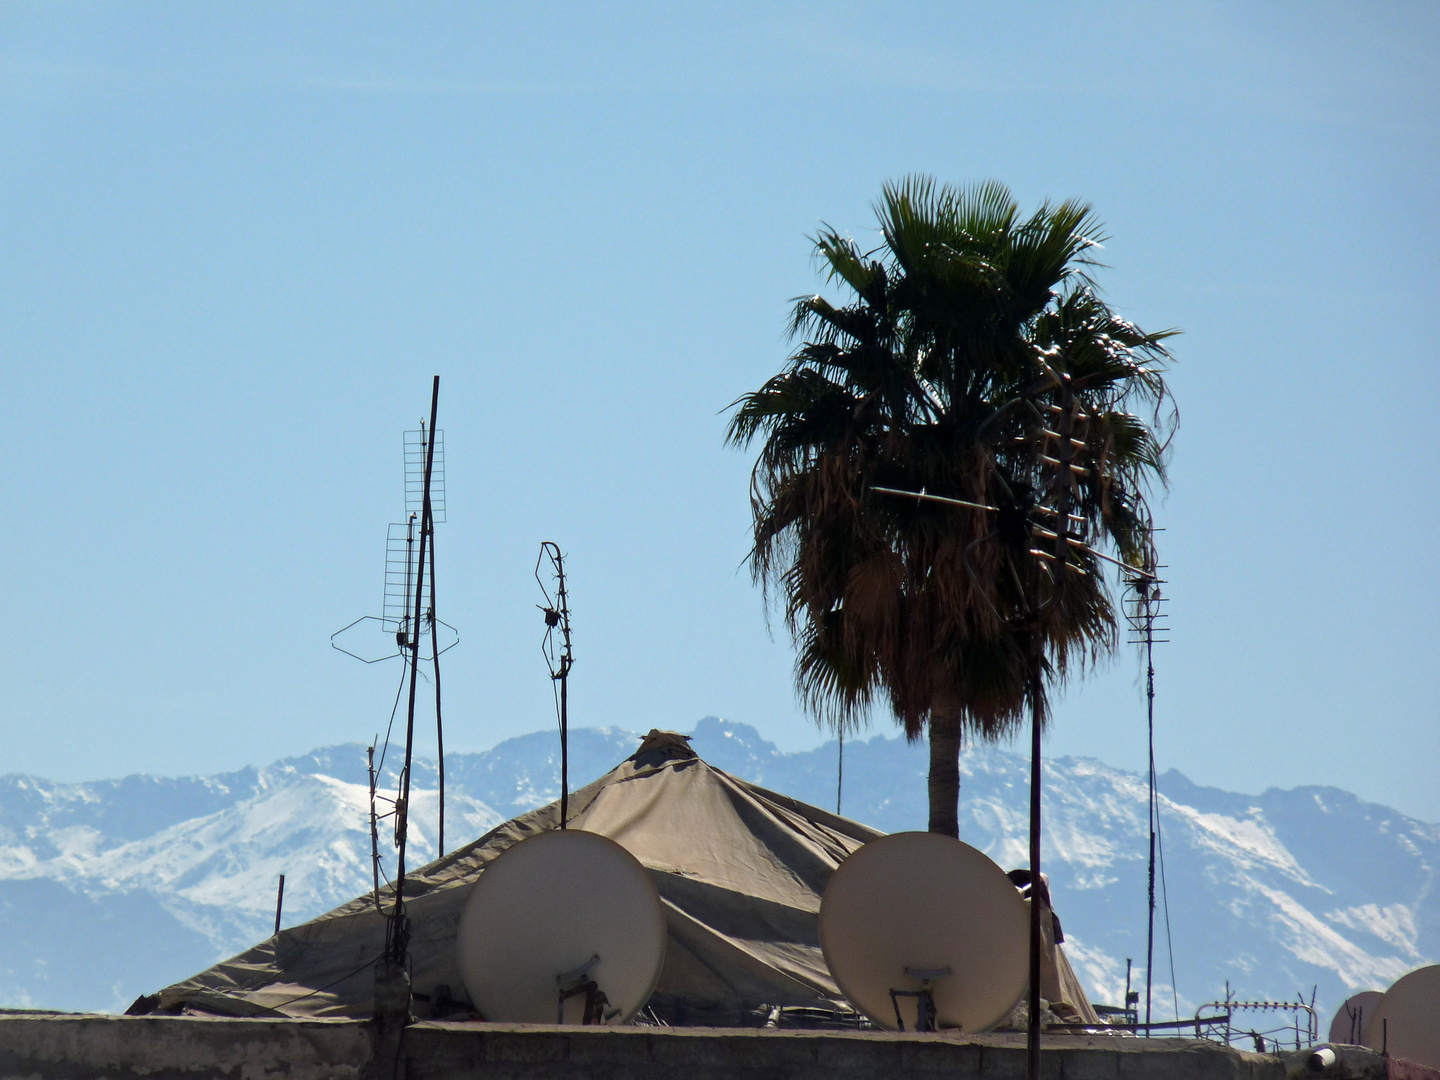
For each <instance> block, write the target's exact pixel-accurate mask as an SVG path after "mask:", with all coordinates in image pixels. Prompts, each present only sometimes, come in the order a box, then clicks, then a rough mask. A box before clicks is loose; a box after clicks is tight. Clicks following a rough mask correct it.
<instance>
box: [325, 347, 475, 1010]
mask: <svg viewBox="0 0 1440 1080" xmlns="http://www.w3.org/2000/svg"><path fill="white" fill-rule="evenodd" d="M439 403H440V376H438V375H436V376H435V377H434V380H433V381H432V383H431V388H430V419H429V421H428V423H427V422H426V421H425V420H424V419H422V420H421V421H420V427H419V428H418V429H417V430H415V431H407V432H405V433H404V436H403V442H402V446H403V450H404V465H405V509H406V519H405V521H403V522H397V523H392V524H391V525H390V527H389V529H388V531H387V536H386V544H385V592H384V600H383V604H382V606H381V613H380V614H379V615H362V616H361V617H360V618H358V619H356V620H355V621H354V622H352V623H350V624H348V625H347V626H344V627H342V628H341V629H339V630H337V631H336V632H335V633H334V634H332V635H330V644H331V646H332V647H333V648H334V649H336V650H337V651H339V652H343V653H345V654H346V655H347V656H352V657H354V658H355V659H357V660H360V661H362V662H364V663H366V664H376V663H380V662H381V661H384V660H390V659H394V658H395V657H399V658H401V660H402V661H403V662H404V670H403V671H402V672H401V679H400V688H399V690H397V692H396V696H395V710H392V711H391V714H390V722H391V724H392V725H393V724H394V722H395V711H396V710H398V708H399V704H400V694H401V692H403V691H404V690H405V688H406V685H407V682H408V685H409V698H408V704H407V707H406V719H405V757H404V765H403V766H402V768H401V770H400V776H399V780H398V783H397V790H396V793H395V798H394V799H388V798H385V797H384V796H379V797H380V798H385V801H387V802H390V803H392V804H393V807H394V809H393V810H391V811H389V812H387V813H386V814H384V815H379V816H383V817H391V816H393V817H394V828H395V848H396V878H395V895H394V902H393V904H392V906H391V909H390V911H389V913H388V914H387V915H386V928H385V953H384V957H383V958H382V961H381V963H382V964H383V965H385V966H386V967H387V968H388V974H387V976H386V977H387V978H389V979H392V980H401V981H405V983H406V986H407V993H408V981H407V980H406V976H405V974H404V973H405V971H406V970H407V968H406V962H407V956H408V952H409V937H410V929H409V919H408V918H407V916H406V915H405V856H406V848H407V843H408V839H409V806H410V776H411V766H412V754H413V749H414V741H415V702H416V692H417V689H418V682H419V679H420V678H421V676H420V647H421V644H422V642H423V641H424V640H425V639H426V638H428V639H429V644H430V662H431V666H432V670H433V679H432V681H433V682H434V684H435V736H436V743H437V748H438V751H439V788H440V790H439V796H440V798H439V804H440V820H439V828H438V830H437V832H438V838H437V842H438V848H439V853H440V854H442V855H443V854H444V853H445V733H444V723H443V714H442V711H441V697H440V657H441V655H442V654H443V653H446V652H448V651H449V650H450V649H452V648H454V646H455V645H456V644H457V643H458V642H459V634H458V633H457V632H456V630H455V628H454V627H453V626H450V624H449V623H446V622H443V621H441V620H440V619H439V618H437V616H436V613H435V607H436V605H435V524H436V523H437V522H443V521H444V520H445V478H444V467H445V466H444V461H445V459H444V432H442V431H440V430H439V429H437V428H436V426H435V419H436V413H437V411H438V409H439ZM437 466H438V471H437ZM427 571H428V573H429V580H428V581H427V580H426V573H427ZM376 629H379V630H380V631H381V632H382V633H383V637H381V638H380V641H381V642H383V645H382V644H380V643H379V642H377V641H376V639H375V635H374V633H373V632H374V631H375V630H376ZM364 631H370V632H371V635H370V636H369V637H368V638H367V637H364V636H362V635H363V632H364ZM442 635H443V636H444V638H445V639H446V640H445V642H444V643H443V644H442V641H441V638H442ZM389 741H390V731H389V729H387V730H386V733H385V748H384V749H382V751H381V757H380V763H379V765H376V764H375V763H374V747H373V746H372V747H371V748H370V752H369V762H368V769H369V772H370V792H371V797H370V818H371V823H370V828H371V859H372V863H373V872H374V878H375V894H376V904H377V906H380V903H379V870H380V855H379V842H378V829H377V820H378V819H377V814H376V810H375V800H376V798H377V795H376V792H375V782H376V779H377V777H378V775H379V773H380V769H381V768H383V765H384V760H385V752H386V751H387V750H388V749H389ZM378 978H379V976H377V979H378Z"/></svg>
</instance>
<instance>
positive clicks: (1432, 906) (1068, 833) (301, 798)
mask: <svg viewBox="0 0 1440 1080" xmlns="http://www.w3.org/2000/svg"><path fill="white" fill-rule="evenodd" d="M637 737H638V736H637V735H636V733H634V732H630V731H625V730H621V729H615V728H594V729H584V730H578V731H574V732H572V733H571V776H572V778H574V783H575V786H577V787H578V786H580V785H581V784H583V783H587V782H588V781H589V780H590V779H593V778H594V777H596V776H598V775H600V774H601V773H603V772H605V771H606V770H608V769H610V768H611V767H613V766H614V765H615V764H616V763H617V762H619V761H620V760H622V759H623V758H624V757H626V756H628V755H629V754H630V753H631V752H632V751H633V750H634V748H635V746H636V740H637ZM694 745H695V748H696V749H697V751H698V752H699V753H700V755H701V756H702V757H704V758H705V759H706V760H707V761H709V762H710V763H711V764H712V765H715V766H717V767H719V768H722V769H725V770H726V771H728V772H731V773H733V774H735V775H737V776H740V777H742V778H744V779H747V780H751V781H753V782H755V783H758V784H761V785H763V786H765V787H768V788H771V789H773V790H777V791H781V792H784V793H785V794H788V795H792V796H794V797H796V798H799V799H801V800H804V801H806V802H810V803H814V804H816V805H819V806H824V807H827V808H831V807H834V806H835V801H836V794H837V791H836V788H837V780H838V779H839V777H838V769H837V766H838V760H837V751H838V747H837V744H836V743H834V742H830V743H827V744H826V745H824V746H821V747H818V748H816V749H814V750H810V751H801V752H796V753H782V752H781V751H779V750H778V749H776V747H775V746H773V745H772V744H770V743H768V742H766V741H765V740H764V739H763V738H761V736H760V735H759V733H758V732H757V731H756V730H755V729H754V728H751V727H749V726H747V725H743V724H736V723H731V722H727V721H723V720H718V719H715V718H707V719H705V720H703V721H701V722H700V724H699V725H698V726H697V727H696V729H695V734H694ZM558 766H559V762H558V747H557V746H556V740H555V737H554V735H553V733H549V732H537V733H535V734H532V735H527V736H522V737H520V738H516V739H510V740H507V741H506V742H503V743H501V744H499V745H498V746H496V747H494V748H493V749H491V750H488V751H484V752H482V753H472V754H453V755H450V756H449V757H447V760H446V787H447V791H446V833H447V837H446V841H447V845H446V846H447V847H449V848H453V847H455V846H457V845H458V844H461V843H464V842H467V841H468V840H470V839H473V838H474V837H476V836H479V835H481V834H482V833H484V832H485V831H487V830H488V829H489V828H491V827H493V826H494V825H495V824H498V823H499V822H500V821H502V820H505V819H506V818H509V817H512V816H514V815H515V814H518V813H521V812H523V811H525V810H528V809H531V808H533V807H535V806H539V805H543V804H544V803H546V802H548V801H550V800H552V799H554V798H556V797H558V795H559V776H558V773H559V768H558ZM926 768H927V761H926V751H925V747H924V746H923V745H910V744H907V743H906V742H905V741H904V740H903V739H902V738H885V737H881V736H876V737H874V738H871V739H868V740H852V741H848V742H847V743H846V745H845V748H844V781H843V811H844V813H845V814H846V815H847V816H849V817H853V818H855V819H857V820H860V821H864V822H866V823H867V824H870V825H873V826H875V827H877V828H881V829H884V830H886V831H891V832H893V831H899V830H903V829H914V828H923V827H924V824H925V782H924V777H925V772H926ZM413 769H414V772H413V781H412V808H411V815H410V821H411V833H410V853H411V854H410V863H411V865H417V864H419V863H422V862H424V861H427V860H428V859H430V858H433V857H434V856H435V855H436V854H437V849H436V835H435V831H436V830H435V822H436V811H437V808H438V792H437V790H436V787H437V780H436V773H435V764H434V762H431V761H425V760H417V761H416V762H415V763H414V766H413ZM396 780H397V773H396V768H395V763H394V759H393V757H392V758H391V759H390V760H389V761H387V762H386V763H385V766H384V769H383V776H382V780H381V784H380V787H381V790H382V792H383V791H385V790H387V789H389V790H391V791H393V788H394V785H395V782H396ZM1045 785H1046V786H1045V808H1046V832H1045V850H1044V854H1043V857H1044V865H1045V869H1046V871H1047V873H1048V874H1049V875H1050V877H1051V881H1052V889H1053V892H1054V896H1055V901H1056V907H1057V911H1058V912H1059V913H1060V916H1061V918H1062V920H1063V921H1064V926H1065V932H1066V948H1067V950H1068V951H1069V953H1070V956H1071V959H1072V962H1073V963H1074V964H1075V967H1076V969H1077V971H1078V972H1079V974H1080V976H1081V978H1082V980H1083V981H1084V982H1085V983H1086V986H1087V988H1088V989H1089V991H1090V993H1091V995H1092V996H1093V997H1094V998H1095V999H1097V1000H1101V1001H1109V1002H1118V1001H1119V1000H1120V999H1121V997H1122V995H1123V993H1124V986H1125V961H1126V958H1127V957H1130V958H1133V960H1134V971H1133V972H1132V981H1133V982H1134V983H1135V984H1136V985H1139V984H1142V983H1143V978H1144V976H1143V970H1142V969H1143V965H1144V954H1145V878H1146V854H1147V848H1148V843H1147V836H1148V827H1147V820H1146V791H1145V783H1144V779H1143V777H1141V776H1138V775H1136V774H1134V773H1128V772H1124V771H1123V770H1118V769H1113V768H1110V767H1109V766H1107V765H1104V764H1103V763H1101V762H1099V761H1095V760H1091V759H1074V758H1066V759H1059V760H1047V761H1046V763H1045ZM1160 790H1161V795H1162V799H1161V824H1162V839H1163V845H1164V850H1165V880H1164V882H1163V884H1164V886H1165V888H1164V892H1163V894H1162V898H1163V899H1164V900H1165V901H1166V903H1167V905H1168V910H1169V917H1170V926H1171V929H1172V931H1173V934H1174V939H1175V941H1174V945H1175V948H1174V968H1175V976H1176V978H1175V981H1176V982H1177V983H1178V990H1177V991H1175V992H1173V993H1172V989H1171V987H1170V982H1171V978H1170V963H1169V953H1168V950H1167V948H1166V945H1165V932H1164V921H1163V919H1164V911H1163V910H1162V911H1161V912H1160V913H1159V918H1158V919H1157V932H1156V986H1157V990H1156V997H1155V1009H1156V1018H1157V1019H1158V1018H1160V1017H1161V1016H1165V1017H1168V1016H1169V1015H1170V1014H1171V1013H1172V1012H1174V1011H1177V1010H1176V1005H1177V1004H1178V1011H1179V1013H1180V1015H1182V1016H1186V1015H1191V1014H1193V1012H1194V1008H1195V1007H1196V1006H1197V1005H1198V1004H1200V1003H1202V1002H1205V1001H1208V1000H1212V999H1214V998H1217V997H1219V996H1221V994H1222V993H1223V991H1224V986H1225V982H1226V980H1227V979H1228V980H1229V981H1230V983H1231V984H1232V986H1234V987H1235V988H1236V989H1237V990H1238V991H1240V992H1242V993H1243V994H1244V995H1245V996H1247V997H1252V998H1253V997H1286V998H1293V997H1294V996H1295V995H1296V994H1297V993H1300V992H1302V991H1304V992H1305V993H1306V995H1307V996H1308V993H1309V990H1310V988H1311V987H1312V985H1318V987H1319V1001H1318V1005H1319V1006H1320V1007H1321V1011H1322V1014H1323V1013H1324V1011H1325V1007H1326V1006H1327V1004H1328V1007H1329V1008H1330V1009H1332V1010H1333V1008H1334V1007H1335V1005H1336V1004H1338V1002H1339V1001H1340V1000H1341V999H1342V998H1343V996H1344V995H1345V994H1346V993H1347V992H1350V991H1353V990H1356V989H1365V988H1371V987H1375V988H1383V987H1384V986H1386V985H1388V983H1389V982H1391V981H1392V980H1393V979H1394V978H1395V977H1397V976H1398V975H1399V974H1401V973H1403V972H1404V971H1406V970H1409V969H1410V968H1412V967H1415V966H1418V965H1420V964H1421V963H1424V962H1427V961H1428V960H1429V959H1430V958H1435V957H1440V899H1437V896H1436V890H1435V878H1436V868H1437V867H1440V826H1435V825H1430V824H1426V823H1423V822H1418V821H1415V820H1413V819H1410V818H1406V817H1404V816H1403V815H1401V814H1399V813H1397V812H1395V811H1392V810H1389V809H1388V808H1385V807H1382V806H1377V805H1374V804H1366V803H1362V802H1360V801H1359V800H1358V799H1356V798H1355V797H1354V796H1352V795H1349V794H1348V793H1346V792H1343V791H1339V790H1337V789H1334V788H1300V789H1295V790H1293V791H1279V790H1272V791H1268V792H1265V793H1264V794H1262V795H1258V796H1249V795H1240V794H1235V793H1232V792H1225V791H1220V790H1217V789H1213V788H1201V787H1198V786H1196V785H1194V784H1192V783H1190V781H1189V780H1187V779H1186V778H1185V777H1184V776H1183V775H1181V774H1180V773H1178V772H1173V771H1172V772H1170V773H1167V774H1165V775H1164V776H1163V777H1161V780H1160ZM1028 791H1029V786H1028V762H1027V761H1026V760H1025V759H1024V758H1023V757H1021V756H1020V755H1017V754H1013V753H1009V752H1007V751H1005V750H1001V749H997V748H993V747H978V748H973V749H971V750H969V751H967V753H966V755H965V760H964V781H963V787H962V792H961V835H962V838H963V839H965V840H966V841H967V842H969V843H971V844H974V845H975V846H976V847H979V848H981V849H982V850H984V851H985V852H986V853H987V854H989V855H990V856H991V857H992V858H994V859H995V860H996V861H997V862H999V863H1000V864H1001V865H1002V866H1004V867H1006V868H1007V869H1009V868H1011V867H1014V866H1023V865H1025V863H1026V861H1027V855H1026V852H1027V840H1026V837H1027V828H1028ZM368 801H369V794H368V778H367V772H366V762H365V749H364V747H363V746H359V745H352V746H341V747H331V748H327V749H322V750H317V751H315V752H313V753H311V754H307V755H303V756H300V757H296V758H288V759H285V760H282V761H278V762H275V763H274V764H273V765H270V766H267V767H265V768H259V769H257V768H247V769H242V770H239V771H236V772H233V773H225V774H220V775H216V776H211V777H189V778H157V777H149V776H132V777H127V778H125V779H122V780H109V781H98V782H93V783H84V784H58V783H51V782H49V781H45V780H41V779H37V778H34V777H27V776H13V775H12V776H6V777H0V911H3V912H4V913H5V914H6V915H7V916H9V917H10V920H11V925H18V924H19V923H22V922H23V923H25V924H26V925H28V926H29V927H31V928H32V929H31V932H29V933H26V934H24V935H13V936H12V937H10V938H9V939H8V940H4V941H0V1005H6V1006H31V1007H51V1008H84V1009H108V1010H116V1009H123V1008H124V1007H125V1006H126V1005H128V1004H129V1002H130V1001H131V1000H132V999H133V998H134V997H135V996H136V995H138V994H139V993H142V992H148V991H152V990H154V989H156V988H158V987H159V986H161V985H165V984H167V983H169V982H172V981H175V980H177V979H179V978H183V977H185V976H186V975H189V974H192V973H194V972H195V971H198V970H200V969H202V968H204V967H206V966H208V965H209V964H211V963H213V962H214V961H215V960H217V959H220V958H222V957H224V956H228V955H231V954H233V953H235V952H237V951H239V950H240V949H242V948H244V947H246V946H248V945H249V944H251V943H253V942H254V941H257V940H260V939H263V938H264V937H266V936H268V934H269V933H270V931H271V930H272V929H273V920H274V911H275V890H276V880H277V878H278V876H279V875H280V874H281V873H283V874H285V875H286V884H285V906H284V917H283V921H284V922H285V923H286V924H287V925H289V924H293V923H295V922H299V921H302V920H304V919H307V918H312V917H314V916H315V915H318V914H320V913H322V912H324V911H326V910H328V909H330V908H331V907H334V906H336V905H338V904H340V903H343V902H345V901H346V900H349V899H351V898H352V897H354V896H356V895H358V894H360V893H361V892H364V891H367V890H368V889H369V888H370V887H371V885H372V879H371V871H370V834H369V827H368V817H367V810H368ZM383 808H384V807H383V806H382V810H383ZM387 824H388V823H382V829H381V850H382V855H383V856H384V862H385V866H386V869H387V870H391V871H393V861H394V860H393V855H394V849H393V844H392V843H391V837H390V836H389V835H387V831H386V828H385V826H386V825H387Z"/></svg>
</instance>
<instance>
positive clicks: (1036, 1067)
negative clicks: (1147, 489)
mask: <svg viewBox="0 0 1440 1080" xmlns="http://www.w3.org/2000/svg"><path fill="white" fill-rule="evenodd" d="M1056 381H1057V382H1058V383H1059V390H1060V425H1059V427H1060V430H1059V432H1058V434H1059V439H1058V440H1057V444H1058V445H1057V446H1056V448H1055V465H1056V468H1055V474H1056V478H1057V481H1058V483H1057V489H1058V490H1057V491H1056V499H1055V520H1056V526H1055V557H1054V560H1053V562H1054V570H1053V572H1054V580H1055V592H1054V595H1053V596H1052V597H1051V600H1050V604H1051V606H1054V605H1057V604H1059V603H1060V599H1061V592H1062V590H1063V589H1064V587H1065V567H1066V566H1067V564H1068V563H1069V561H1070V505H1071V491H1072V488H1073V485H1074V483H1075V474H1074V473H1073V472H1072V471H1071V467H1070V466H1071V462H1072V461H1074V459H1075V445H1074V442H1075V441H1074V439H1073V438H1072V436H1073V434H1074V432H1075V419H1076V412H1077V411H1078V410H1077V408H1076V405H1075V395H1074V393H1073V392H1072V391H1071V389H1070V379H1069V376H1068V375H1066V376H1057V379H1056ZM1042 456H1043V452H1042ZM1043 629H1044V628H1043V626H1042V625H1041V618H1040V612H1039V611H1037V612H1036V616H1035V618H1034V619H1033V620H1032V622H1031V627H1030V635H1031V636H1030V650H1031V665H1032V667H1031V672H1030V679H1031V682H1030V1000H1029V1002H1028V1003H1027V1010H1026V1011H1027V1012H1028V1014H1029V1015H1028V1017H1027V1021H1028V1023H1027V1024H1026V1025H1025V1058H1026V1061H1025V1066H1026V1069H1025V1071H1026V1080H1040V949H1041V946H1042V944H1043V939H1042V937H1041V934H1040V772H1041V763H1040V721H1041V719H1042V718H1043V701H1042V699H1041V691H1042V690H1043V688H1044V687H1043V670H1042V668H1043V664H1044V655H1045V653H1044V650H1045V638H1044V634H1043Z"/></svg>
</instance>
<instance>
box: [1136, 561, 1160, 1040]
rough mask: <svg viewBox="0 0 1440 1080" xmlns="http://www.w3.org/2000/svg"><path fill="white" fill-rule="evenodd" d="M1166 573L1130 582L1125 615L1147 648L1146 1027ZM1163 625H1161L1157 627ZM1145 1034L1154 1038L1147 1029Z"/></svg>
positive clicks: (1149, 569)
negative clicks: (1158, 665) (1158, 655)
mask: <svg viewBox="0 0 1440 1080" xmlns="http://www.w3.org/2000/svg"><path fill="white" fill-rule="evenodd" d="M1157 569H1163V568H1162V567H1158V566H1156V565H1155V564H1153V562H1152V564H1151V565H1148V566H1146V567H1145V572H1144V573H1143V574H1137V575H1135V576H1133V577H1131V578H1130V579H1129V580H1127V581H1126V583H1125V584H1126V587H1127V588H1128V589H1129V590H1130V595H1129V596H1128V597H1127V598H1126V599H1127V600H1128V601H1129V609H1130V610H1129V611H1127V612H1126V613H1125V620H1126V622H1128V623H1129V624H1130V644H1132V645H1143V646H1144V647H1145V726H1146V732H1147V736H1148V748H1149V757H1148V763H1149V765H1148V773H1147V775H1148V778H1149V789H1150V791H1149V801H1148V803H1147V806H1146V813H1147V816H1148V818H1149V825H1150V866H1149V880H1148V884H1147V894H1146V895H1147V901H1148V911H1147V914H1148V918H1147V920H1146V928H1145V1023H1146V1024H1147V1025H1148V1024H1149V1023H1150V997H1151V990H1152V987H1153V983H1154V979H1153V976H1152V974H1151V973H1152V972H1153V971H1154V968H1155V833H1156V830H1155V817H1156V811H1157V810H1158V809H1159V805H1158V803H1157V802H1156V799H1157V798H1158V796H1157V793H1156V790H1155V646H1156V645H1157V644H1163V643H1164V642H1165V641H1167V640H1168V639H1167V638H1157V637H1156V636H1155V634H1156V632H1157V631H1158V632H1160V633H1162V634H1163V633H1166V632H1168V631H1169V629H1170V628H1169V626H1168V625H1165V623H1164V619H1165V613H1164V610H1163V607H1162V605H1163V604H1164V603H1165V600H1166V598H1165V597H1164V596H1162V595H1161V593H1160V586H1161V585H1163V584H1164V582H1163V581H1162V580H1161V579H1160V578H1159V577H1157V576H1156V573H1155V572H1156V570H1157ZM1157 624H1159V625H1157ZM1145 1034H1146V1035H1149V1034H1150V1029H1149V1027H1148V1026H1147V1027H1146V1029H1145Z"/></svg>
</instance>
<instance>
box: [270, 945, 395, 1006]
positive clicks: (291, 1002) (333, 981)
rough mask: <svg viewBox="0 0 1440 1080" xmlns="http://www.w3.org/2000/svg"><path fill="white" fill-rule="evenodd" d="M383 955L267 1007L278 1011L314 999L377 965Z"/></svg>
mask: <svg viewBox="0 0 1440 1080" xmlns="http://www.w3.org/2000/svg"><path fill="white" fill-rule="evenodd" d="M384 955H385V954H384V953H381V954H380V955H379V956H377V957H375V959H374V960H366V961H365V962H364V963H362V964H361V965H360V966H359V967H357V968H356V969H355V970H354V971H347V972H346V973H345V974H344V975H341V976H340V977H339V978H338V979H331V980H330V981H329V982H328V983H326V984H325V985H324V986H317V987H316V988H315V989H314V990H311V991H310V992H309V993H306V994H300V995H298V996H297V997H293V998H290V999H289V1000H288V1001H282V1002H280V1003H279V1004H278V1005H271V1006H269V1008H272V1009H276V1010H279V1009H283V1008H285V1006H287V1005H294V1004H295V1002H297V1001H304V1000H305V999H306V998H308V997H314V996H315V995H316V994H319V993H322V992H324V991H326V990H329V989H330V987H332V986H335V985H336V984H338V983H342V982H344V981H345V980H346V979H353V978H354V977H355V976H356V975H359V974H360V973H361V972H362V971H364V970H365V969H366V968H367V967H374V966H375V964H376V963H378V962H379V961H380V959H381V958H382V957H383V956H384Z"/></svg>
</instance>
